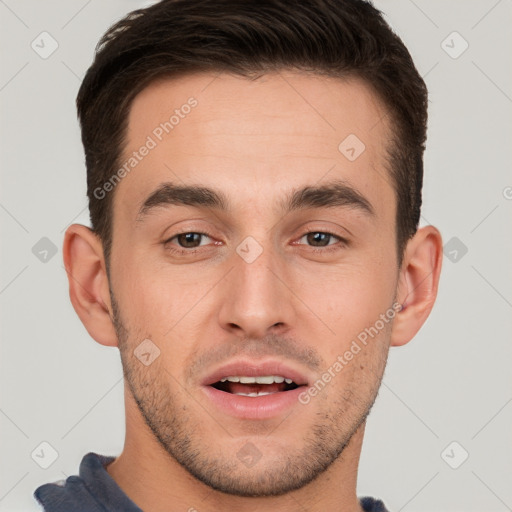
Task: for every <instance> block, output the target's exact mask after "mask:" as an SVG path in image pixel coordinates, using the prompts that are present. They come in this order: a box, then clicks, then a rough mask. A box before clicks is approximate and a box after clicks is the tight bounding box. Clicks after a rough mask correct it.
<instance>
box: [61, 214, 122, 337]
mask: <svg viewBox="0 0 512 512" xmlns="http://www.w3.org/2000/svg"><path fill="white" fill-rule="evenodd" d="M63 253H64V254H63V256H64V267H65V269H66V274H67V276H68V281H69V297H70V299H71V303H72V304H73V308H74V309H75V311H76V313H77V315H78V316H79V317H80V320H81V321H82V323H83V324H84V326H85V328H86V329H87V332H88V333H89V334H90V335H91V336H92V337H93V338H94V339H95V340H96V341H97V342H98V343H101V344H102V345H108V346H117V336H116V333H115V329H114V325H113V322H112V316H111V310H112V308H111V304H110V292H109V284H108V277H107V273H106V268H105V261H104V257H103V247H102V244H101V241H100V239H99V237H98V236H97V235H96V234H95V233H94V232H93V231H92V230H91V229H90V228H88V227H87V226H82V225H80V224H72V225H71V226H69V227H68V229H67V230H66V234H65V237H64V247H63Z"/></svg>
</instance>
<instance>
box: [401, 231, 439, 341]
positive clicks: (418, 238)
mask: <svg viewBox="0 0 512 512" xmlns="http://www.w3.org/2000/svg"><path fill="white" fill-rule="evenodd" d="M442 259H443V243H442V238H441V234H440V233H439V231H438V230H437V229H436V228H435V227H433V226H425V227H423V228H420V229H418V231H417V232H416V234H415V235H414V236H413V237H412V238H411V239H410V240H409V242H408V244H407V247H406V249H405V254H404V259H403V263H402V268H401V270H400V279H399V284H398V290H397V301H398V302H399V303H400V304H402V310H401V311H400V312H399V313H398V314H397V315H396V317H395V319H394V321H393V329H392V333H391V345H392V346H400V345H405V344H406V343H407V342H408V341H410V340H411V339H412V338H413V337H414V336H415V335H416V333H417V332H418V331H419V329H420V328H421V326H422V325H423V324H424V323H425V321H426V319H427V318H428V316H429V314H430V312H431V311H432V308H433V306H434V302H435V300H436V296H437V289H438V284H439V276H440V273H441V265H442Z"/></svg>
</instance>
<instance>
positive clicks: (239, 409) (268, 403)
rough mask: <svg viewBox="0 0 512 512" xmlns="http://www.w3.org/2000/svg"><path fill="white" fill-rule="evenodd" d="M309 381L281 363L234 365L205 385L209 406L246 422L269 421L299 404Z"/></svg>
mask: <svg viewBox="0 0 512 512" xmlns="http://www.w3.org/2000/svg"><path fill="white" fill-rule="evenodd" d="M307 385H308V378H306V376H305V375H303V374H302V373H301V372H299V371H297V370H295V369H293V368H292V367H288V366H287V365H285V364H284V363H282V362H276V361H266V362H248V361H245V362H235V363H231V364H229V365H226V366H223V367H222V368H219V369H218V370H216V371H215V372H214V373H212V374H211V375H210V376H208V377H207V378H206V379H204V380H203V382H202V389H203V391H204V392H205V393H206V396H207V397H208V398H209V400H210V403H211V404H212V405H213V406H214V407H215V408H217V409H219V410H220V412H221V413H224V414H229V415H231V416H236V417H238V418H243V419H268V418H271V417H275V416H278V415H279V414H282V413H283V412H284V411H285V409H287V408H290V407H293V406H294V405H296V404H298V395H299V394H300V393H301V392H302V391H303V390H304V389H306V386H307Z"/></svg>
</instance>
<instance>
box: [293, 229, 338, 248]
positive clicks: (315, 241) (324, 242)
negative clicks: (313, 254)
mask: <svg viewBox="0 0 512 512" xmlns="http://www.w3.org/2000/svg"><path fill="white" fill-rule="evenodd" d="M303 238H306V242H307V243H308V244H309V245H312V246H313V247H327V246H328V245H332V243H331V240H333V239H335V240H334V242H336V241H338V240H339V237H337V236H336V235H333V234H331V233H324V232H322V231H312V232H311V233H307V234H305V235H304V236H303V237H302V238H301V240H302V239H303Z"/></svg>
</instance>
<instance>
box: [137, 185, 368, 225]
mask: <svg viewBox="0 0 512 512" xmlns="http://www.w3.org/2000/svg"><path fill="white" fill-rule="evenodd" d="M172 205H175V206H195V207H206V208H213V209H216V210H222V211H229V209H230V208H229V200H228V199H227V197H226V196H225V195H224V194H223V193H222V192H221V191H218V190H214V189H212V188H209V187H203V186H199V185H185V186H181V185H175V184H173V183H171V182H165V183H162V184H160V185H159V186H158V187H157V189H156V190H154V191H153V192H152V193H151V194H150V195H149V196H148V197H147V198H146V200H145V201H144V203H143V204H142V206H141V207H140V209H139V212H138V215H137V221H143V220H144V217H145V216H146V215H147V214H149V213H150V212H151V211H153V210H154V209H156V208H161V207H165V206H172ZM279 206H280V207H281V209H282V210H283V211H284V212H291V211H296V210H304V209H307V208H335V207H346V208H352V209H357V210H360V211H362V212H363V213H366V214H368V215H370V216H374V215H375V210H374V208H373V206H372V204H371V203H370V201H369V200H368V199H366V197H364V196H363V195H362V194H361V193H360V192H359V191H358V190H357V189H355V188H354V187H353V186H352V185H349V184H348V183H346V182H344V181H340V180H339V181H333V182H329V183H327V184H325V185H321V186H306V187H303V188H300V189H295V190H292V191H291V193H289V194H288V195H287V197H285V198H284V199H283V200H281V201H280V202H279Z"/></svg>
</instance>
